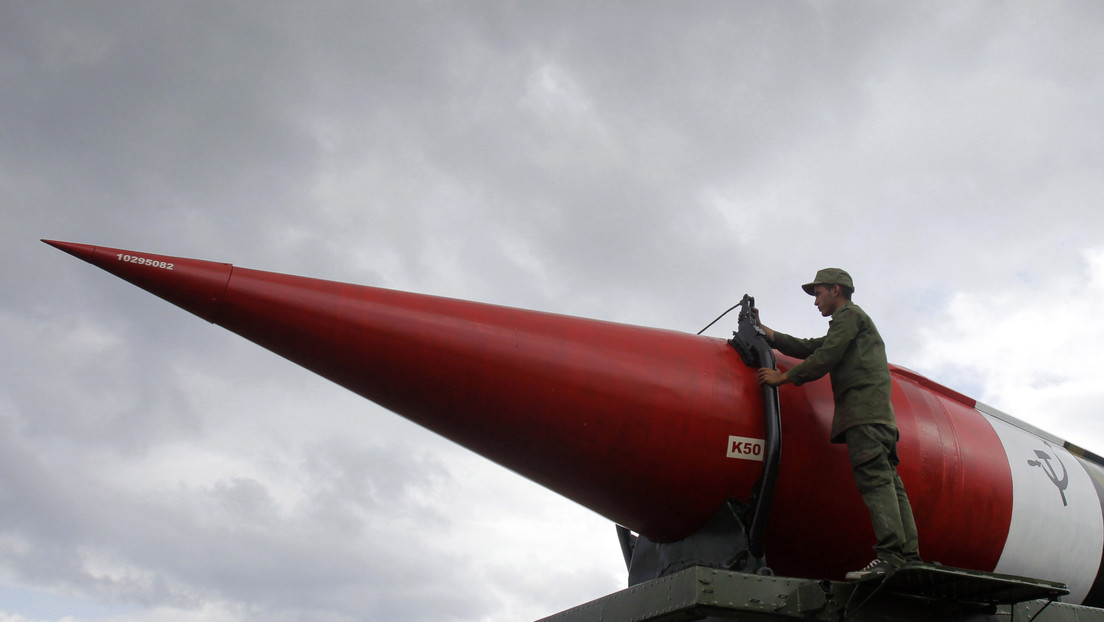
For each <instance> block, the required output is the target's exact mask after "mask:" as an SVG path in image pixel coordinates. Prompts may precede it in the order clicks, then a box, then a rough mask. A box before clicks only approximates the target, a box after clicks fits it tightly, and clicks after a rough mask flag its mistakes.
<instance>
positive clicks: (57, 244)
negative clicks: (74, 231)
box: [42, 238, 96, 261]
mask: <svg viewBox="0 0 1104 622" xmlns="http://www.w3.org/2000/svg"><path fill="white" fill-rule="evenodd" d="M42 241H43V242H45V243H46V244H49V245H50V246H53V247H54V248H56V249H58V250H60V251H65V252H66V253H69V254H70V255H72V256H74V257H77V258H79V259H83V260H85V261H88V260H89V258H91V257H92V253H93V251H95V250H96V247H95V246H92V245H91V244H77V243H74V242H61V241H59V240H47V239H45V238H43V239H42Z"/></svg>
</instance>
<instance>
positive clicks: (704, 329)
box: [698, 303, 740, 335]
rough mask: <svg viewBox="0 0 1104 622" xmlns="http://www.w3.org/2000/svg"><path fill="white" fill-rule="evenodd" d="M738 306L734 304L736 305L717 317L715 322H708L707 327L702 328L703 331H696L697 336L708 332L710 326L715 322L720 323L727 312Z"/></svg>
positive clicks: (738, 304)
mask: <svg viewBox="0 0 1104 622" xmlns="http://www.w3.org/2000/svg"><path fill="white" fill-rule="evenodd" d="M738 306H740V303H736V304H734V305H732V306H731V307H729V309H728V311H725V312H724V313H722V314H720V315H718V316H717V319H715V320H713V321H712V322H710V323H709V324H708V325H706V327H705V328H703V329H701V330H699V331H698V334H699V335H700V334H702V333H704V332H705V331H707V330H709V327H710V326H712V325H714V324H716V323H717V322H719V321H721V318H723V317H724V316H726V315H728V312H729V311H732V310H733V309H735V308H736V307H738Z"/></svg>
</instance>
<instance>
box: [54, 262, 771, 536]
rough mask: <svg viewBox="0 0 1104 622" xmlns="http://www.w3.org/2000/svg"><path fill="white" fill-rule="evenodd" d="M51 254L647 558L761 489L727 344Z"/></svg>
mask: <svg viewBox="0 0 1104 622" xmlns="http://www.w3.org/2000/svg"><path fill="white" fill-rule="evenodd" d="M49 244H51V245H53V246H55V247H57V248H59V249H61V250H63V251H65V252H68V253H70V254H73V255H75V256H77V257H80V258H81V259H83V260H85V261H87V262H89V263H92V264H95V265H97V266H99V267H101V268H103V269H104V270H107V271H108V272H111V273H112V274H115V275H116V276H119V277H121V278H123V279H126V280H127V281H130V282H131V283H133V284H135V285H137V286H139V287H141V288H143V289H146V290H148V291H150V292H151V293H154V294H156V295H158V296H160V297H162V298H164V299H166V300H168V301H170V302H172V303H173V304H176V305H178V306H180V307H183V308H184V309H187V310H188V311H191V312H192V313H195V314H196V315H199V316H200V317H203V318H205V319H207V320H209V321H211V322H215V323H217V324H219V325H220V326H223V327H224V328H227V329H228V330H231V331H233V332H235V333H237V334H239V335H241V336H243V337H245V338H247V339H249V340H250V341H253V342H255V343H257V344H259V345H261V346H263V347H265V348H267V349H269V350H271V351H273V352H276V353H277V354H280V355H281V356H283V357H285V358H287V359H289V360H291V361H294V362H296V363H298V364H299V365H302V366H303V367H306V368H307V369H310V370H312V371H314V372H315V373H318V374H319V375H322V376H324V377H326V378H329V379H330V380H333V381H334V382H336V383H338V384H340V385H342V386H344V387H346V388H348V389H350V390H352V391H355V392H356V393H358V394H360V395H363V396H364V397H367V398H368V399H370V400H372V401H374V402H376V403H378V404H380V405H382V406H384V407H386V408H388V409H390V410H392V411H394V412H396V413H398V414H400V415H402V416H404V417H406V418H407V419H410V420H412V421H414V422H417V423H419V424H421V425H423V426H425V427H426V428H429V429H431V430H433V431H435V432H437V433H439V434H441V435H442V436H445V437H446V438H449V439H452V440H453V441H455V442H457V443H459V444H461V445H463V446H464V447H467V448H468V449H471V450H472V451H475V452H477V453H479V454H481V455H483V456H485V457H487V458H489V459H491V460H493V461H494V462H497V463H498V464H501V465H502V466H505V467H507V468H509V469H511V470H513V471H515V472H517V473H520V474H521V475H523V476H525V477H528V478H529V479H531V480H533V481H535V482H538V483H540V484H542V485H544V486H546V487H547V488H549V489H551V490H554V491H556V492H558V493H560V494H562V495H563V496H565V497H568V498H569V499H572V500H574V501H576V502H578V503H580V504H582V505H584V506H586V507H588V508H590V509H592V510H594V511H595V512H598V513H599V514H601V515H603V516H606V517H608V518H610V519H611V520H613V521H616V522H618V523H620V524H622V525H625V526H626V527H629V528H631V529H633V530H635V531H638V532H640V533H643V534H645V535H647V536H649V537H650V538H652V539H653V540H659V541H669V540H677V539H680V538H683V537H686V536H687V535H689V534H691V533H693V532H694V531H695V530H697V529H698V528H699V527H700V526H701V525H703V524H704V523H705V522H706V521H707V520H708V519H709V518H710V517H712V516H713V514H714V513H716V511H717V510H718V508H720V507H721V505H722V504H723V503H724V501H725V499H727V498H729V497H736V498H746V497H747V496H748V494H749V492H750V490H751V488H752V486H753V484H754V483H755V481H756V480H757V479H758V477H759V476H760V474H761V473H762V464H763V463H762V462H761V461H755V460H747V459H737V458H733V457H732V453H731V451H730V446H731V442H732V441H731V440H730V439H731V438H740V439H757V438H759V439H761V438H762V437H763V416H762V398H761V394H760V391H759V387H758V386H757V384H756V381H755V375H754V371H753V370H751V369H750V368H748V367H746V366H744V364H743V363H742V362H741V361H740V358H739V356H738V355H737V354H736V352H735V351H734V350H733V349H732V348H730V347H729V346H728V345H727V344H726V343H725V342H724V341H723V340H720V339H713V338H706V337H697V336H694V335H688V334H685V333H678V332H673V331H665V330H658V329H652V328H644V327H638V326H627V325H623V324H613V323H610V322H600V321H596V320H587V319H582V318H575V317H567V316H562V315H554V314H549V313H540V312H535V311H526V310H522V309H511V308H507V307H499V306H494V305H486V304H480V303H474V302H468V301H462V300H452V299H446V298H438V297H433V296H425V295H419V294H412V293H407V292H397V291H393V290H386V289H380V288H374V287H365V286H358V285H350V284H345V283H335V282H332V281H323V280H320V279H309V278H304V277H296V276H291V275H286V274H277V273H273V272H262V271H258V270H250V269H245V268H233V267H232V266H230V265H229V264H221V263H213V262H207V261H199V260H193V259H181V258H178V257H168V256H164V255H153V254H150V253H137V252H133V251H125V250H120V249H112V248H102V247H95V246H87V245H80V244H69V243H64V242H49ZM689 465H692V467H691V466H689Z"/></svg>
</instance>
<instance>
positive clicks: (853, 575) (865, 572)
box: [844, 559, 893, 581]
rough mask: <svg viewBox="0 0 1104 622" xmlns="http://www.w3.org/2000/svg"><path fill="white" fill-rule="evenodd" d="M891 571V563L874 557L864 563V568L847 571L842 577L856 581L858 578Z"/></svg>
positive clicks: (866, 577) (867, 577)
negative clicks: (872, 559) (867, 562)
mask: <svg viewBox="0 0 1104 622" xmlns="http://www.w3.org/2000/svg"><path fill="white" fill-rule="evenodd" d="M892 571H893V564H891V563H889V562H887V561H886V560H884V559H875V560H874V561H872V562H870V563H869V564H867V565H866V568H863V569H862V570H852V571H851V572H849V573H847V574H846V575H845V576H844V578H845V579H847V580H848V581H858V580H859V579H869V578H871V577H876V576H879V575H884V574H888V573H890V572H892Z"/></svg>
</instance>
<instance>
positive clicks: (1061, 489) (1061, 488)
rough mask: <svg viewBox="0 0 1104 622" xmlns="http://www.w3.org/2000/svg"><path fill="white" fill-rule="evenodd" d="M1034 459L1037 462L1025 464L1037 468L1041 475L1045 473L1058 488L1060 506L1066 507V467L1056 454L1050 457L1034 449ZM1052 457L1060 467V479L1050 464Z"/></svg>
mask: <svg viewBox="0 0 1104 622" xmlns="http://www.w3.org/2000/svg"><path fill="white" fill-rule="evenodd" d="M1047 447H1050V445H1049V444H1047ZM1035 457H1037V458H1038V460H1028V461H1027V464H1028V465H1029V466H1037V467H1039V468H1041V469H1042V470H1043V473H1046V476H1047V477H1048V478H1050V481H1051V483H1053V484H1054V485H1055V486H1057V487H1058V494H1060V495H1062V505H1067V504H1066V487H1067V486H1069V473H1068V472H1066V465H1064V464H1062V459H1061V458H1059V457H1058V454H1057V453H1055V454H1054V456H1051V455H1050V454H1048V453H1047V452H1045V451H1040V450H1038V449H1036V450H1035ZM1052 457H1053V458H1054V459H1055V460H1057V461H1058V466H1060V467H1062V477H1058V470H1057V469H1055V468H1054V465H1053V464H1051V463H1050V459H1051V458H1052Z"/></svg>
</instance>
